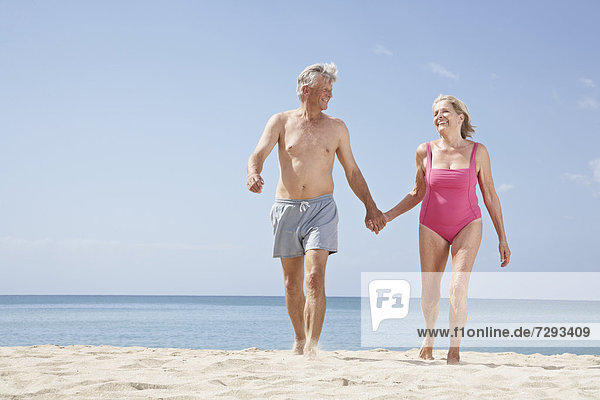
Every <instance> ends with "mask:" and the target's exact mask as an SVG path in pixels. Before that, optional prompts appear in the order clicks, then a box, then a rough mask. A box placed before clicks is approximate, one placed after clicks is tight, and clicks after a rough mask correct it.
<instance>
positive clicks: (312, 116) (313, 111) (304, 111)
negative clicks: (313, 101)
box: [298, 103, 323, 121]
mask: <svg viewBox="0 0 600 400" xmlns="http://www.w3.org/2000/svg"><path fill="white" fill-rule="evenodd" d="M322 111H323V110H321V108H320V107H311V106H309V105H308V104H307V103H302V104H301V105H300V108H298V112H299V114H300V117H301V118H304V119H307V120H309V121H314V120H317V119H320V118H322V117H323V113H322Z"/></svg>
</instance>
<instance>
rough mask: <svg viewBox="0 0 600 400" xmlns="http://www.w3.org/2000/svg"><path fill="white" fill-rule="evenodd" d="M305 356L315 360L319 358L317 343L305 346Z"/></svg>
mask: <svg viewBox="0 0 600 400" xmlns="http://www.w3.org/2000/svg"><path fill="white" fill-rule="evenodd" d="M304 357H305V358H306V359H308V360H314V359H316V358H317V344H316V343H307V344H306V346H304Z"/></svg>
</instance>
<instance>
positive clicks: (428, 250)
mask: <svg viewBox="0 0 600 400" xmlns="http://www.w3.org/2000/svg"><path fill="white" fill-rule="evenodd" d="M449 249H450V243H448V241H446V240H445V239H444V238H442V237H441V236H440V235H438V234H437V233H435V232H434V231H432V230H431V229H429V228H427V227H426V226H424V225H419V254H420V258H421V281H422V290H421V310H422V311H423V317H424V318H425V327H426V328H427V329H434V327H435V321H436V320H437V317H438V313H439V302H440V281H441V280H442V274H443V273H444V269H445V268H446V262H447V261H448V250H449ZM433 340H434V338H433V337H431V336H430V335H427V336H426V337H425V339H424V340H423V344H422V345H421V350H420V351H419V357H421V358H422V359H425V360H433Z"/></svg>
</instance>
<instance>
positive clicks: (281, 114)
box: [270, 110, 294, 123]
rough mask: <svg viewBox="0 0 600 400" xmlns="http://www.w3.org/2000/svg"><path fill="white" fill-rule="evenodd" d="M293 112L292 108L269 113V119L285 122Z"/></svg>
mask: <svg viewBox="0 0 600 400" xmlns="http://www.w3.org/2000/svg"><path fill="white" fill-rule="evenodd" d="M293 112H294V110H287V111H281V112H278V113H276V114H273V115H271V118H270V120H271V121H273V122H278V123H281V122H285V121H287V120H288V119H289V118H290V117H291V116H292V113H293Z"/></svg>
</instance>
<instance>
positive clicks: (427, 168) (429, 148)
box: [425, 142, 432, 171]
mask: <svg viewBox="0 0 600 400" xmlns="http://www.w3.org/2000/svg"><path fill="white" fill-rule="evenodd" d="M429 143H431V142H427V166H426V167H425V168H426V169H425V170H426V171H431V163H432V161H431V145H430V144H429Z"/></svg>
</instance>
